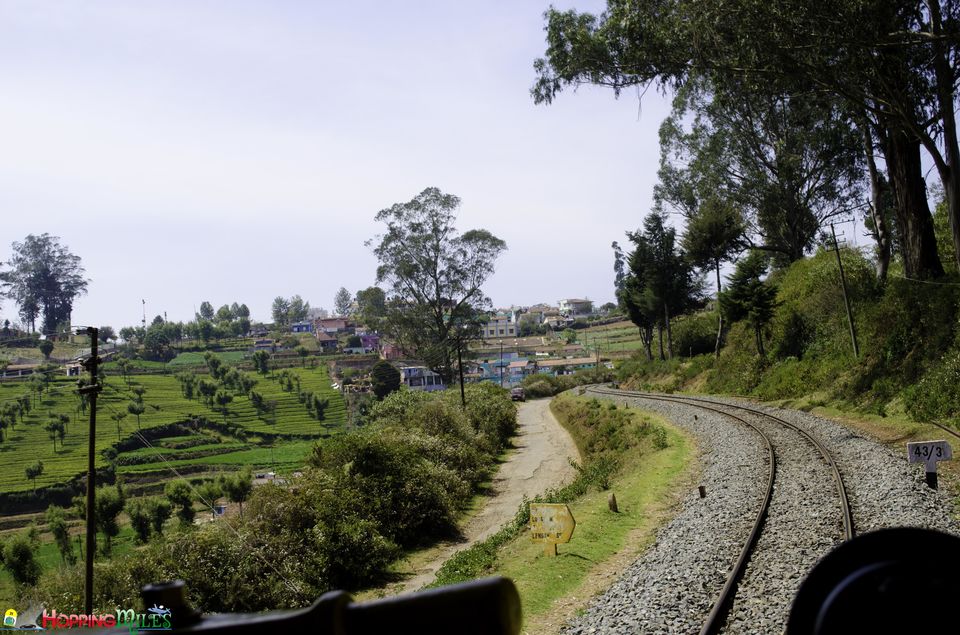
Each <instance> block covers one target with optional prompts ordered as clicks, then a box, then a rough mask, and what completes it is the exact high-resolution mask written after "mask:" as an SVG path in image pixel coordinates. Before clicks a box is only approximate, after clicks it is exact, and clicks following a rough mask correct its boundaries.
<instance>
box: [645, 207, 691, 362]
mask: <svg viewBox="0 0 960 635" xmlns="http://www.w3.org/2000/svg"><path fill="white" fill-rule="evenodd" d="M627 236H628V237H629V238H630V240H631V241H632V242H633V243H634V245H635V246H636V247H637V250H636V253H637V254H638V261H639V258H641V257H642V258H643V261H642V265H641V266H642V269H643V273H642V279H640V278H639V277H638V278H637V282H639V283H640V285H641V286H639V287H638V289H637V292H638V293H639V297H638V300H639V302H640V304H641V305H642V306H643V307H644V311H645V312H648V311H649V310H650V309H651V308H653V307H656V314H657V316H658V317H657V318H656V322H657V324H658V325H659V327H660V328H659V339H660V358H661V359H664V358H665V357H666V356H669V357H673V337H672V331H671V320H672V318H673V316H676V315H679V314H680V313H682V312H683V311H686V310H688V309H690V308H692V307H694V306H696V305H697V304H698V302H699V299H700V295H701V287H702V281H701V280H700V278H699V277H697V276H696V275H694V272H693V269H692V267H691V265H690V264H689V262H688V261H687V259H686V258H684V256H683V253H682V252H681V251H680V250H679V249H677V232H676V229H674V228H673V227H671V226H669V225H668V224H667V223H666V214H665V213H664V212H663V211H660V210H654V211H652V212H650V213H649V214H648V215H647V216H646V218H644V220H643V232H642V233H640V232H628V233H627ZM627 309H628V311H629V310H630V308H629V306H628V307H627ZM664 333H666V336H667V337H666V343H667V353H666V355H664V349H663V340H664V337H663V336H664Z"/></svg>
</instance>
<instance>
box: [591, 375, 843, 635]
mask: <svg viewBox="0 0 960 635" xmlns="http://www.w3.org/2000/svg"><path fill="white" fill-rule="evenodd" d="M586 392H588V393H593V394H600V395H607V396H613V397H632V398H638V399H647V400H654V401H663V402H670V403H678V404H684V405H688V406H693V407H696V408H700V409H702V410H707V411H711V412H714V413H716V414H719V415H721V416H724V417H729V418H731V419H734V420H736V421H738V422H739V423H741V424H743V425H745V426H747V427H749V428H751V429H753V430H754V431H755V432H756V433H757V434H758V435H759V436H760V437H761V438H762V439H763V442H764V444H765V446H766V448H767V454H768V459H767V461H768V466H769V470H768V479H767V485H766V491H765V493H764V495H763V500H762V503H761V505H760V509H759V510H758V512H757V515H756V519H755V521H754V523H753V526H752V529H751V531H750V533H749V535H748V537H747V540H746V541H745V543H744V545H743V548H742V549H741V551H740V554H739V556H738V557H737V560H736V562H735V563H734V565H733V567H732V568H731V570H730V573H729V575H728V576H727V580H726V582H725V583H724V585H723V587H722V589H721V591H720V594H719V595H718V597H717V599H716V601H715V602H714V604H713V608H712V609H711V611H710V613H709V615H708V616H707V619H706V621H705V623H704V625H703V628H702V629H701V631H700V634H701V635H712V634H714V633H718V632H720V630H721V629H722V628H723V626H724V624H725V623H726V621H727V617H728V614H729V611H730V609H731V607H732V606H733V602H734V599H735V597H736V594H737V588H738V585H739V583H740V581H741V580H742V578H743V576H744V573H745V571H746V570H747V565H748V563H749V562H750V558H751V555H752V553H753V550H754V548H755V547H756V545H757V542H758V540H759V538H760V535H761V534H762V532H763V527H764V525H765V523H766V519H767V515H768V512H769V508H770V502H771V500H772V498H773V492H774V487H775V483H776V475H777V464H776V453H775V451H774V443H773V441H772V440H771V438H770V435H768V434H767V433H766V432H764V431H763V430H762V429H761V428H760V427H759V426H757V425H755V424H753V423H751V422H749V421H747V420H746V419H744V418H743V417H741V416H738V414H734V412H736V411H739V412H740V413H750V414H751V415H753V416H759V417H763V418H764V419H766V420H768V421H773V422H775V423H776V424H777V425H780V426H783V427H785V428H787V429H789V430H791V431H793V432H795V433H797V434H798V435H799V436H800V437H802V438H803V439H804V440H805V441H806V442H807V443H809V444H810V445H811V446H812V447H814V448H815V449H816V450H817V452H818V453H819V454H820V456H821V457H822V458H823V460H824V462H825V463H826V464H827V466H828V467H829V468H830V471H831V473H832V476H833V481H834V486H835V488H836V492H837V496H838V499H839V501H840V515H841V518H842V525H843V540H849V539H850V538H852V537H853V532H854V527H853V517H852V514H851V512H850V503H849V500H848V497H847V492H846V488H845V487H844V483H843V477H842V475H841V474H840V470H839V469H838V468H837V464H836V462H835V461H834V459H833V456H832V455H831V453H830V451H829V450H827V448H826V447H825V446H824V445H823V443H822V442H821V441H820V440H819V439H817V438H816V437H814V436H813V435H811V434H810V433H808V432H807V431H806V430H804V429H802V428H801V427H799V426H797V425H795V424H793V423H791V422H789V421H786V420H784V419H782V418H780V417H777V416H775V415H772V414H770V413H768V412H764V411H762V410H758V409H756V408H750V407H748V406H743V405H740V404H730V403H726V402H718V401H713V400H710V399H705V398H702V397H687V396H677V395H663V394H657V393H644V392H636V391H629V390H619V389H616V390H615V389H610V388H605V387H602V386H591V387H588V388H586ZM731 411H734V412H731Z"/></svg>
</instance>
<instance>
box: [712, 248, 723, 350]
mask: <svg viewBox="0 0 960 635" xmlns="http://www.w3.org/2000/svg"><path fill="white" fill-rule="evenodd" d="M713 264H714V266H715V267H716V269H717V343H716V345H715V346H714V350H713V352H714V354H715V355H716V356H717V357H720V340H721V339H722V338H723V311H721V310H720V259H719V258H715V259H714V261H713Z"/></svg>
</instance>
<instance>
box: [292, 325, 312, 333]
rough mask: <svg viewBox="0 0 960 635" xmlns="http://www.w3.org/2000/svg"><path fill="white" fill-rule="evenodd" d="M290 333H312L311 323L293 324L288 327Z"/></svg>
mask: <svg viewBox="0 0 960 635" xmlns="http://www.w3.org/2000/svg"><path fill="white" fill-rule="evenodd" d="M290 331H291V332H292V333H313V323H312V322H295V323H293V324H291V325H290Z"/></svg>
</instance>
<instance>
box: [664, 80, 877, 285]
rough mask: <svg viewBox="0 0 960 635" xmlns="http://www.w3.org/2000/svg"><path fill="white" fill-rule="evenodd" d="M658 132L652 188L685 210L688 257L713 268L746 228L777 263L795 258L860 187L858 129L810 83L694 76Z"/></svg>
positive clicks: (737, 247)
mask: <svg viewBox="0 0 960 635" xmlns="http://www.w3.org/2000/svg"><path fill="white" fill-rule="evenodd" d="M691 117H692V119H693V123H692V124H691V126H690V130H689V131H688V130H686V129H685V128H684V126H683V123H682V122H683V121H684V120H685V119H689V118H691ZM660 140H661V169H660V184H659V185H658V186H657V194H658V196H659V197H660V199H661V200H665V201H667V202H669V203H670V204H671V205H672V206H673V207H674V208H676V209H678V210H679V211H680V212H681V213H683V214H684V215H685V216H686V217H687V218H688V220H689V225H688V229H687V233H688V236H689V241H688V246H689V247H690V248H692V249H693V251H694V253H695V254H696V258H695V259H694V260H695V261H699V262H700V263H707V264H709V265H711V266H713V267H715V268H716V266H717V265H718V263H719V262H720V261H722V260H727V259H728V258H729V257H730V256H732V255H733V254H734V253H735V252H737V251H739V250H740V248H741V247H742V243H743V242H744V241H742V240H741V237H742V236H744V235H746V237H747V238H748V239H749V240H750V242H751V243H753V244H755V245H759V246H761V247H762V248H763V249H764V250H766V251H768V252H770V253H771V254H773V255H775V257H776V261H777V262H779V263H789V262H793V261H795V260H797V259H799V258H801V257H802V256H803V255H804V254H805V253H806V252H808V251H809V250H810V248H811V247H812V246H813V244H814V241H815V239H816V238H817V234H818V232H819V231H820V230H821V228H822V227H824V225H825V224H826V223H828V222H829V221H830V219H832V218H835V217H837V216H839V215H841V214H845V213H846V212H847V211H848V210H850V209H851V208H852V207H854V206H855V205H856V203H857V198H858V196H859V193H860V192H859V184H860V181H861V180H862V175H861V169H860V168H861V165H860V164H861V159H860V156H861V155H862V154H863V141H862V137H861V135H860V134H858V131H857V130H856V128H854V127H853V126H851V125H850V121H849V120H848V117H846V116H845V114H844V113H843V112H841V110H840V109H839V108H838V104H837V102H836V101H834V100H831V99H829V98H825V97H824V96H822V95H814V94H811V93H809V92H807V91H802V92H798V93H794V94H790V93H777V92H769V93H768V92H763V91H757V90H755V89H754V87H753V86H750V85H747V86H746V87H745V86H743V85H742V84H738V83H735V82H726V83H720V84H711V83H710V82H709V81H696V80H695V81H691V82H689V83H688V84H687V85H685V86H684V88H683V89H682V90H681V91H680V94H679V95H678V97H677V99H676V100H675V102H674V112H673V113H672V115H671V117H670V118H668V119H667V121H665V122H664V124H663V126H661V129H660Z"/></svg>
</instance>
